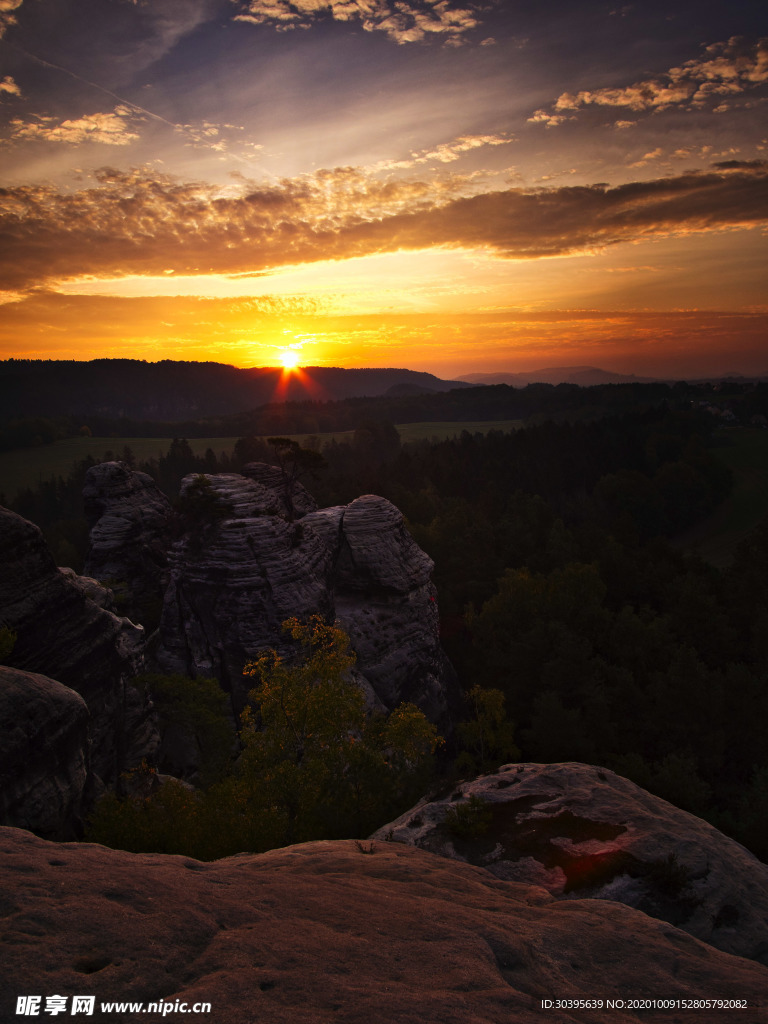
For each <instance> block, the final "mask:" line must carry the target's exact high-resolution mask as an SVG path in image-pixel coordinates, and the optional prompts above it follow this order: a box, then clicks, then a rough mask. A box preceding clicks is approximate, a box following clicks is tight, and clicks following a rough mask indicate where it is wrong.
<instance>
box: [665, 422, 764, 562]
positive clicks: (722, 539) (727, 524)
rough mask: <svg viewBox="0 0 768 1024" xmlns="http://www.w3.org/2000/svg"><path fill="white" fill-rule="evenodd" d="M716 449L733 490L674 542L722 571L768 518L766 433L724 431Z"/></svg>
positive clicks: (752, 430) (744, 428)
mask: <svg viewBox="0 0 768 1024" xmlns="http://www.w3.org/2000/svg"><path fill="white" fill-rule="evenodd" d="M722 440H723V442H724V444H723V445H722V446H721V447H718V448H716V449H715V454H716V456H717V458H718V459H720V461H721V462H722V463H723V464H724V465H726V466H728V468H729V469H730V470H731V472H732V473H733V491H732V492H731V494H730V495H729V496H728V497H727V498H726V499H725V501H724V502H722V504H721V505H719V506H718V508H716V509H715V511H714V512H713V513H712V515H711V516H709V517H708V518H707V519H705V520H704V522H702V523H699V524H698V526H696V527H694V529H693V530H689V531H688V532H687V533H685V534H684V535H683V536H681V537H679V538H678V539H677V543H678V544H679V546H680V547H683V548H686V549H688V550H691V551H695V552H697V553H698V554H699V555H701V557H702V558H704V559H706V560H707V561H708V562H711V563H712V565H716V566H718V567H720V568H723V567H724V566H726V565H730V563H731V561H732V560H733V553H734V551H735V550H736V547H737V546H738V544H739V543H740V542H741V541H742V540H744V538H745V537H746V536H747V534H748V533H750V532H751V531H752V530H754V528H755V527H756V526H757V525H758V523H759V522H760V521H761V520H762V519H764V518H765V517H766V516H767V515H768V430H756V429H748V428H746V427H742V428H738V429H731V430H728V431H724V432H723V435H722Z"/></svg>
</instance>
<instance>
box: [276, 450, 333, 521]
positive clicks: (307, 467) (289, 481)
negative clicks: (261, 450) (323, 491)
mask: <svg viewBox="0 0 768 1024" xmlns="http://www.w3.org/2000/svg"><path fill="white" fill-rule="evenodd" d="M267 440H268V441H269V443H270V444H271V445H272V447H273V449H274V452H275V459H276V460H277V465H278V467H279V469H280V473H281V475H282V478H283V496H284V498H285V506H286V508H287V510H288V519H289V520H290V521H291V522H293V520H294V518H295V510H294V507H293V485H294V484H296V483H298V482H299V480H300V479H301V478H302V477H304V476H307V474H309V473H316V472H317V471H318V470H319V469H322V468H323V467H324V466H325V464H326V463H325V459H324V458H323V456H322V455H321V454H320V452H316V451H313V450H312V449H311V448H302V447H301V445H300V444H299V442H298V441H294V440H292V439H291V438H290V437H269V438H267Z"/></svg>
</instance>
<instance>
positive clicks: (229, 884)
mask: <svg viewBox="0 0 768 1024" xmlns="http://www.w3.org/2000/svg"><path fill="white" fill-rule="evenodd" d="M369 849H371V848H370V846H369V844H367V843H366V844H362V850H369ZM0 857H2V862H3V867H4V886H3V891H2V894H1V895H0V899H2V905H3V925H4V936H5V939H6V942H5V943H4V964H3V968H4V969H3V971H2V973H0V1017H2V1019H3V1020H5V1019H8V1020H11V1019H15V1017H14V1010H15V1001H16V997H17V996H18V995H19V994H20V993H28V992H38V993H54V992H55V993H58V994H61V995H65V996H67V997H71V995H73V994H82V993H83V992H87V993H91V994H93V995H94V996H95V997H96V1000H97V1005H98V1004H99V1003H100V1002H101V1001H102V1000H119V1001H141V1002H144V1003H149V1002H150V1001H157V1000H160V999H163V1000H165V1001H167V1002H171V1003H174V1004H175V1001H176V1000H177V999H178V1000H180V1001H181V1002H185V1003H187V1004H188V1005H189V1006H190V1007H191V1006H192V1005H193V1004H194V1003H197V1002H209V1003H211V1012H210V1014H207V1015H206V1019H210V1020H212V1021H215V1022H216V1024H252V1022H253V1021H259V1022H263V1024H297V1022H299V1024H315V1022H320V1021H329V1022H330V1021H334V1022H339V1024H360V1022H361V1021H368V1020H372V1021H386V1022H387V1024H510V1022H514V1024H541V1021H542V1020H546V1021H549V1022H552V1024H576V1022H578V1024H607V1022H609V1021H610V1022H611V1024H639V1022H641V1021H643V1022H648V1021H650V1022H659V1024H662V1022H663V1024H691V1021H692V1020H696V1021H704V1020H708V1021H710V1020H711V1021H731V1020H736V1019H739V1020H744V1021H749V1022H750V1024H757V1022H758V1021H761V1020H764V1019H765V1018H764V1016H763V1015H764V1013H765V1009H766V1007H768V970H766V968H765V967H763V966H761V965H760V964H756V963H753V962H750V961H748V960H743V959H741V958H739V957H734V956H730V955H728V954H727V953H723V952H721V951H719V950H716V949H713V948H712V947H711V946H708V945H706V944H704V943H702V942H699V941H697V940H696V939H694V938H692V937H691V936H690V935H688V934H686V933H685V932H682V931H680V930H678V929H677V928H674V927H673V926H671V925H669V924H666V923H664V924H661V923H660V922H658V921H654V920H653V919H652V918H649V917H647V916H646V915H645V914H642V913H640V912H638V911H636V910H632V909H630V908H629V907H625V906H622V905H621V904H618V903H610V902H607V901H599V900H589V899H587V900H581V899H579V900H573V901H570V902H566V903H563V902H560V901H557V900H554V899H553V898H552V897H551V896H550V895H549V894H548V893H547V892H546V891H544V890H543V889H540V888H536V887H533V886H530V885H521V884H516V883H514V882H507V881H501V880H499V879H498V878H494V877H493V876H492V875H490V874H489V873H488V872H487V871H484V870H482V869H480V868H477V867H473V866H471V865H468V864H460V863H457V862H455V861H450V860H446V859H444V858H440V857H436V856H434V855H432V854H430V853H426V852H424V851H422V850H417V849H413V848H411V847H406V846H401V845H399V844H394V843H376V844H374V847H373V848H372V852H371V853H367V852H362V851H361V849H360V847H359V846H358V845H357V844H356V843H354V842H353V841H348V842H324V843H308V844H304V845H301V846H293V847H289V848H287V849H283V850H273V851H271V852H269V853H264V854H260V855H251V854H245V855H240V856H238V857H233V858H229V859H227V860H222V861H218V862H216V863H213V864H202V863H200V862H198V861H193V860H189V859H187V858H184V857H169V856H161V855H137V854H129V853H123V852H120V851H116V850H107V849H105V848H104V847H100V846H90V845H61V844H54V843H45V842H43V841H42V840H40V839H36V838H35V837H34V836H31V835H29V833H25V832H22V831H19V830H15V829H0ZM705 993H706V994H707V996H708V997H710V998H711V997H713V996H716V997H717V998H722V999H728V998H736V999H745V1000H747V1001H748V1002H749V1008H748V1009H745V1010H741V1011H734V1010H730V1011H728V1010H726V1011H722V1012H719V1013H718V1012H715V1013H703V1012H697V1011H691V1010H682V1009H675V1008H671V1009H664V1010H653V1009H650V1010H648V1009H642V1010H635V1009H629V1008H628V1006H627V1005H625V1007H624V1008H621V1007H618V1008H616V1009H612V1010H610V1011H608V1010H606V1008H605V1003H604V1002H603V1007H602V1008H598V1007H594V1005H593V1006H591V1007H590V1006H585V1007H584V1008H581V1009H578V1008H574V1009H568V1008H567V1007H560V1008H551V1009H548V1010H542V1008H541V1000H542V999H552V998H559V999H583V1000H594V999H595V998H598V997H599V998H602V999H603V1001H605V998H606V996H612V997H613V998H616V999H621V998H623V999H624V1000H625V1001H627V1002H628V1000H629V999H630V998H643V997H645V998H648V999H662V998H664V999H669V998H670V997H674V998H677V999H683V998H689V999H700V998H702V997H703V996H704V995H705ZM69 1005H70V1004H69V1003H68V1006H69ZM172 1016H175V1014H174V1015H172ZM67 1019H69V1018H67ZM94 1019H95V1018H94ZM109 1019H110V1020H112V1019H117V1020H119V1019H122V1020H123V1021H135V1020H139V1019H140V1020H147V1021H157V1020H160V1019H162V1018H161V1016H160V1015H159V1014H158V1015H155V1014H146V1013H142V1014H141V1016H139V1015H138V1014H133V1015H132V1014H125V1015H124V1016H123V1017H122V1018H120V1017H118V1016H110V1017H109ZM166 1019H167V1017H166Z"/></svg>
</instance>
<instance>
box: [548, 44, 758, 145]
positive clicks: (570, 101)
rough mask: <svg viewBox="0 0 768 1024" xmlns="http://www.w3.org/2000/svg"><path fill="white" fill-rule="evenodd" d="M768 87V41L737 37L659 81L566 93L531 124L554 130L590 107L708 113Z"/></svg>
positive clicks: (656, 78) (710, 49) (644, 80)
mask: <svg viewBox="0 0 768 1024" xmlns="http://www.w3.org/2000/svg"><path fill="white" fill-rule="evenodd" d="M766 82H768V37H766V38H761V39H759V40H758V41H757V42H755V43H748V42H747V41H745V40H744V39H742V38H740V37H736V36H735V37H733V38H732V39H729V40H728V41H727V42H724V43H714V44H713V45H712V46H707V47H706V48H705V50H704V54H703V56H702V57H699V58H696V59H694V60H689V61H686V62H685V63H684V64H681V65H680V67H675V68H670V70H669V71H666V72H664V73H663V74H660V75H658V76H656V77H654V78H646V79H643V80H642V81H639V82H635V83H633V84H632V85H628V86H618V87H616V88H601V89H582V90H580V91H579V92H576V93H570V92H564V93H562V94H561V95H560V96H559V97H558V98H557V100H556V101H555V103H554V105H553V107H552V110H551V111H550V112H547V111H545V110H537V111H536V112H535V114H534V115H533V116H532V117H530V118H529V119H528V120H529V121H532V122H534V123H537V122H539V123H543V124H546V125H548V126H554V125H558V124H561V123H562V121H563V120H564V119H565V116H567V115H564V114H563V111H576V110H579V109H580V108H583V107H588V106H603V107H620V108H625V109H627V110H632V111H649V110H650V111H660V110H667V109H669V108H671V107H679V106H684V107H691V108H703V107H705V106H707V104H709V103H710V102H711V101H712V100H713V99H717V100H718V101H719V102H720V104H721V105H722V102H723V100H722V98H723V97H728V96H734V95H737V94H739V93H743V92H745V91H747V90H749V89H753V88H756V87H757V86H760V85H764V84H765V83H766Z"/></svg>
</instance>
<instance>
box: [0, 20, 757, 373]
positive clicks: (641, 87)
mask: <svg viewBox="0 0 768 1024" xmlns="http://www.w3.org/2000/svg"><path fill="white" fill-rule="evenodd" d="M761 6H762V5H760V4H758V3H755V2H754V0H729V2H725V0H698V2H697V3H691V2H675V0H663V2H660V0H643V2H642V3H640V2H638V3H634V4H632V3H630V4H624V5H622V4H620V3H619V4H618V5H616V6H614V5H613V4H612V3H611V2H610V0H608V2H605V3H602V2H597V0H595V2H592V0H588V2H583V0H575V2H574V0H549V2H547V3H538V2H532V0H521V2H516V0H506V2H505V0H480V2H471V0H0V35H1V36H2V39H1V40H0V61H1V62H2V67H0V117H1V118H2V125H1V127H0V186H2V187H1V188H0V218H1V220H2V226H1V227H0V301H1V302H2V303H3V305H2V315H1V316H0V357H2V358H8V357H11V356H13V357H17V358H45V359H73V358H74V359H91V358H95V357H104V356H110V357H118V356H119V357H131V358H139V359H147V360H156V359H164V358H169V359H196V360H197V359H199V360H215V361H218V362H225V363H233V364H235V365H237V366H264V365H275V364H279V363H280V362H281V360H282V358H283V356H284V354H285V353H286V352H292V353H293V354H294V355H295V356H297V357H298V358H299V360H300V361H301V362H302V363H303V364H305V365H336V366H350V367H351V366H407V367H410V368H412V369H417V370H428V371H430V372H432V373H436V374H438V375H440V376H443V377H457V376H460V375H461V374H464V373H471V372H473V371H485V372H490V371H497V370H509V371H524V370H531V369H537V368H540V367H546V366H555V365H569V366H574V365H593V366H600V367H602V368H604V369H609V370H616V371H619V372H622V373H636V374H640V375H659V376H661V375H674V376H685V375H687V376H696V375H705V374H715V373H726V372H741V373H761V372H762V373H764V372H768V337H767V334H766V327H767V326H768V245H767V244H766V232H765V227H766V220H768V188H767V183H768V36H766V34H765V33H766V18H765V16H764V14H763V13H762V12H761V10H760V8H761Z"/></svg>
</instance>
